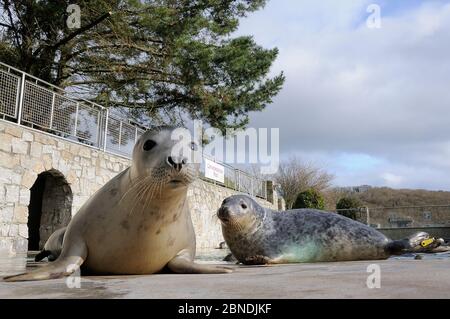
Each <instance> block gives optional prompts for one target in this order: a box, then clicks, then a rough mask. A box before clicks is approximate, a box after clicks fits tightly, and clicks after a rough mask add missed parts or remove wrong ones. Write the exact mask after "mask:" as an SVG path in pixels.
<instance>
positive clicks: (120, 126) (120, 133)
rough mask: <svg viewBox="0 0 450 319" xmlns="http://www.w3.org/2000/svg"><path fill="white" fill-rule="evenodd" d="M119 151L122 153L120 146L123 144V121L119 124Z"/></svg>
mask: <svg viewBox="0 0 450 319" xmlns="http://www.w3.org/2000/svg"><path fill="white" fill-rule="evenodd" d="M119 123H120V124H119V151H120V144H121V143H122V123H123V122H122V121H120V122H119Z"/></svg>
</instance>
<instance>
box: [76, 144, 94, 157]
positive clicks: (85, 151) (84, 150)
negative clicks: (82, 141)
mask: <svg viewBox="0 0 450 319" xmlns="http://www.w3.org/2000/svg"><path fill="white" fill-rule="evenodd" d="M78 155H80V156H81V157H85V158H91V150H90V149H89V148H88V147H80V150H79V151H78Z"/></svg>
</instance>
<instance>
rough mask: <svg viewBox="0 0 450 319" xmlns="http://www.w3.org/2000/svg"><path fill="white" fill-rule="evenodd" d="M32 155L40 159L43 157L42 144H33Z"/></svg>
mask: <svg viewBox="0 0 450 319" xmlns="http://www.w3.org/2000/svg"><path fill="white" fill-rule="evenodd" d="M30 155H31V156H32V157H38V158H40V157H41V156H42V144H41V143H38V142H33V143H31V148H30Z"/></svg>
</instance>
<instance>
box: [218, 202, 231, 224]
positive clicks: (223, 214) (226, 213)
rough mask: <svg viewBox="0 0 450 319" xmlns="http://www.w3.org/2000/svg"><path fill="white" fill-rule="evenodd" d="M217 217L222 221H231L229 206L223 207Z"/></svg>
mask: <svg viewBox="0 0 450 319" xmlns="http://www.w3.org/2000/svg"><path fill="white" fill-rule="evenodd" d="M217 216H218V217H219V219H220V220H221V221H224V222H227V221H228V220H229V219H230V210H229V209H228V207H227V206H221V207H220V208H219V211H218V212H217Z"/></svg>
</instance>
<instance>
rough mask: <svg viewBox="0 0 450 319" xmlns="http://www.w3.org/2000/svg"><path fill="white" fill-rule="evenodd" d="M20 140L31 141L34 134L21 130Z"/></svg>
mask: <svg viewBox="0 0 450 319" xmlns="http://www.w3.org/2000/svg"><path fill="white" fill-rule="evenodd" d="M22 140H24V141H27V142H32V141H33V140H34V135H33V134H32V133H31V132H28V131H23V133H22Z"/></svg>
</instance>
